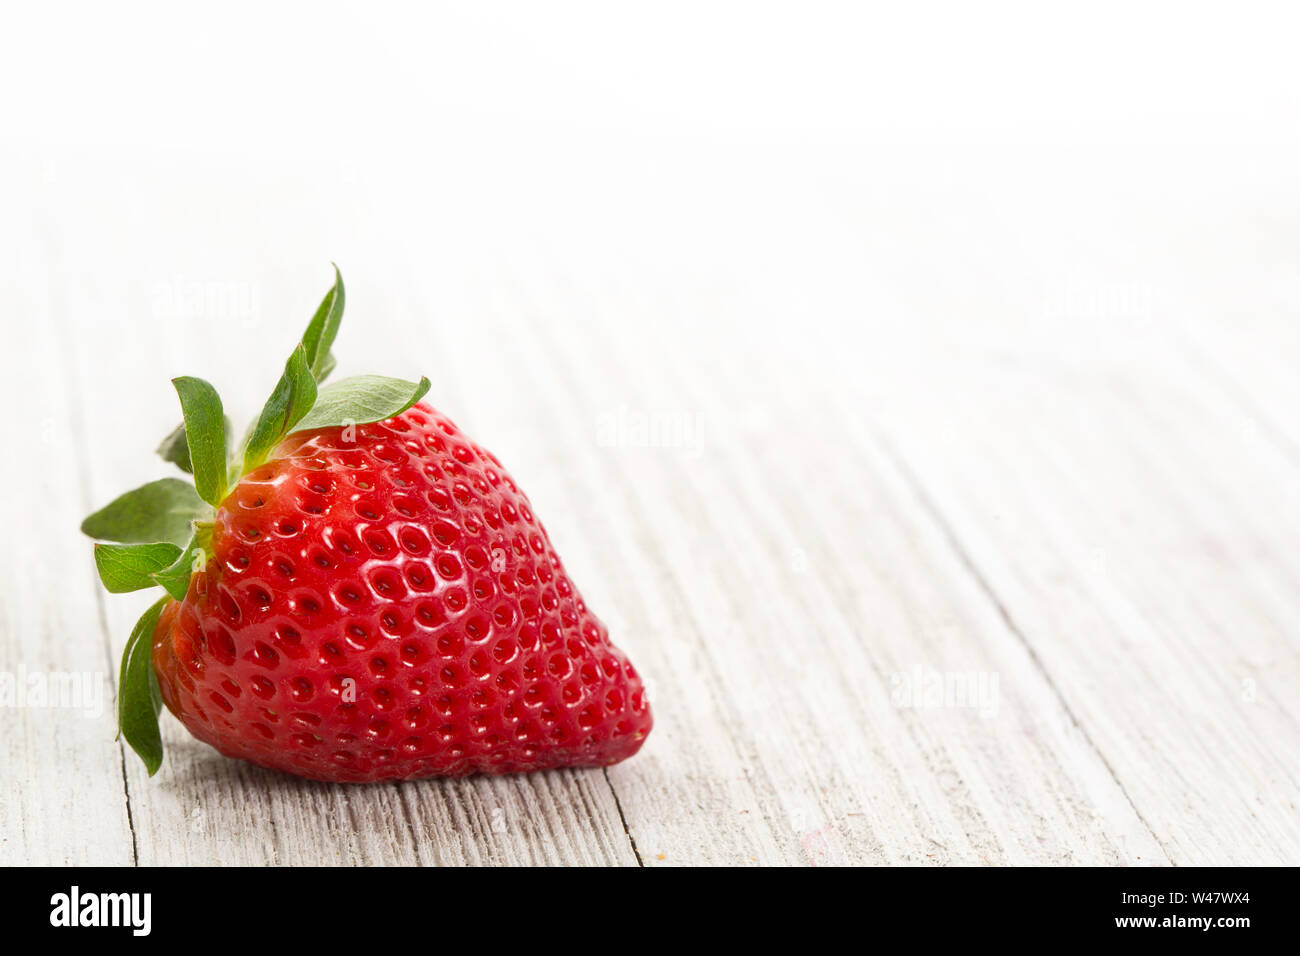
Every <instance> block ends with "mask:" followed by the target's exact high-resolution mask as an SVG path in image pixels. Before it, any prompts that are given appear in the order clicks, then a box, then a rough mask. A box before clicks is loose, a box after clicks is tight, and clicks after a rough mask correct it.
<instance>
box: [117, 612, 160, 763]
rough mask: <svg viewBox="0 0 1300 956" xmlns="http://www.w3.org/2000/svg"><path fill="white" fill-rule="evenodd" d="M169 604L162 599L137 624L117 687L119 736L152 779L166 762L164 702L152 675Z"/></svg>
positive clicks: (127, 642) (127, 643)
mask: <svg viewBox="0 0 1300 956" xmlns="http://www.w3.org/2000/svg"><path fill="white" fill-rule="evenodd" d="M168 600H170V599H169V598H165V597H164V598H161V599H160V600H159V601H158V602H157V603H156V604H154V605H153V606H151V607H150V608H149V610H147V611H145V612H144V615H143V616H142V617H141V618H140V620H139V621H137V622H136V625H135V628H134V629H133V630H132V631H131V636H130V637H129V638H127V641H126V650H124V651H123V652H122V670H121V673H120V675H119V677H118V684H117V734H118V736H119V737H125V738H126V742H127V743H128V744H130V745H131V749H132V750H134V751H135V752H136V753H137V754H139V755H140V759H141V760H143V761H144V765H145V768H146V769H147V770H148V771H149V776H151V777H152V776H153V775H154V774H155V773H157V772H158V768H159V767H161V766H162V758H163V745H162V734H161V733H160V732H159V730H158V714H159V713H161V711H162V701H161V699H160V696H159V694H158V678H157V676H156V675H155V674H154V672H153V633H154V630H155V629H156V628H157V627H158V618H159V616H160V615H161V614H162V609H163V606H164V605H165V604H166V603H167V602H168Z"/></svg>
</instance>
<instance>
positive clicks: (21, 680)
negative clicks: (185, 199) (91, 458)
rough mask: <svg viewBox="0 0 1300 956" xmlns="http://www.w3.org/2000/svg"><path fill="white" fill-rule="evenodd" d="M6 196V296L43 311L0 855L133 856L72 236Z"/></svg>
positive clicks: (20, 382)
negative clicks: (80, 356)
mask: <svg viewBox="0 0 1300 956" xmlns="http://www.w3.org/2000/svg"><path fill="white" fill-rule="evenodd" d="M33 173H34V174H35V171H33ZM0 190H5V187H3V186H0ZM0 200H2V201H0V205H3V206H4V208H5V209H6V218H8V219H9V220H10V222H11V223H12V224H14V225H15V227H16V228H15V229H14V230H4V231H0V260H3V261H5V262H9V263H13V264H14V266H15V268H14V269H13V270H12V271H10V270H5V271H4V273H3V274H0V292H2V293H3V295H4V299H5V301H6V302H7V303H9V306H8V308H9V311H10V314H13V315H22V316H25V317H28V318H29V319H30V321H28V322H27V323H25V324H24V326H23V329H22V333H21V334H22V341H21V346H20V347H15V343H13V342H11V343H10V344H9V345H8V346H7V347H6V353H7V356H8V360H6V362H5V373H4V374H3V375H0V400H3V402H4V405H5V407H6V408H7V409H10V411H11V414H10V415H9V416H8V419H7V425H6V429H7V441H8V447H9V449H10V452H11V455H10V457H9V458H8V460H7V466H6V467H7V469H8V470H9V472H10V476H11V480H12V482H13V483H12V484H11V485H9V486H8V487H9V492H8V493H6V494H5V495H3V496H0V524H2V525H3V527H4V528H5V540H6V542H7V546H6V547H4V548H0V580H3V581H4V582H5V584H4V600H3V602H0V615H2V616H0V661H3V663H2V664H0V681H3V682H4V692H3V694H4V696H3V701H4V705H3V713H4V721H5V731H4V733H3V734H0V780H3V781H4V784H3V788H4V789H3V796H2V797H0V864H3V865H14V864H37V865H66V864H73V865H129V864H130V863H131V862H132V859H133V847H132V840H133V834H132V821H131V819H130V816H129V812H128V807H127V801H126V793H125V788H124V779H123V762H122V755H121V752H120V751H119V750H118V748H117V747H115V746H114V745H113V743H112V740H113V735H114V733H115V727H116V720H115V718H114V713H113V687H114V684H115V682H116V661H115V660H114V659H113V658H112V655H111V653H110V648H109V646H108V644H107V642H106V641H105V638H104V630H103V614H104V612H103V606H102V602H101V600H100V599H99V597H98V589H99V583H98V578H97V576H96V573H95V567H94V563H93V562H92V561H91V558H90V554H89V548H88V546H87V542H86V541H85V540H84V539H82V538H81V536H80V535H79V534H78V533H77V526H78V525H79V524H80V523H81V520H82V518H84V517H85V515H86V514H88V513H89V512H90V496H89V489H88V487H87V475H86V471H85V469H84V468H83V467H82V464H81V461H80V458H79V455H78V449H79V448H81V447H84V443H85V441H86V438H87V422H86V419H85V414H84V407H83V405H82V402H81V397H80V395H79V393H78V391H77V389H76V385H75V375H74V368H73V364H72V362H71V360H70V357H69V355H68V352H67V340H68V335H69V331H70V328H71V327H72V325H73V322H72V317H71V316H70V315H69V312H68V301H67V298H66V295H65V293H64V286H63V282H62V279H63V276H62V273H61V271H60V269H59V267H58V258H59V237H58V235H57V230H56V229H55V228H54V224H53V223H52V222H51V221H50V220H49V218H48V217H47V216H45V215H44V214H43V213H42V211H41V210H40V207H39V204H38V203H37V202H35V201H33V200H32V197H29V196H21V195H13V194H11V193H10V192H8V191H7V190H6V191H2V192H0ZM18 232H21V233H22V238H21V242H22V245H21V246H19V247H17V248H15V247H12V246H10V245H9V242H10V241H11V240H12V239H14V238H16V235H15V234H16V233H18ZM14 331H15V330H9V333H10V334H13V333H14ZM14 359H18V360H17V361H14ZM65 679H66V680H65ZM72 680H75V681H76V683H70V682H67V681H72ZM60 687H63V688H65V689H66V693H61V692H60V690H59V688H60ZM38 692H44V693H45V695H46V696H45V697H44V699H42V698H41V697H37V696H34V695H35V694H36V693H38ZM56 702H57V703H59V704H60V705H59V706H52V705H53V704H55V703H56Z"/></svg>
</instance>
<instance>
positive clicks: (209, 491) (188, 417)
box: [172, 375, 226, 505]
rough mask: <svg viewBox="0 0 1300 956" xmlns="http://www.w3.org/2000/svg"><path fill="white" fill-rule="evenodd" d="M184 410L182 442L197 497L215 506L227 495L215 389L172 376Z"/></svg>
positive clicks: (221, 418) (221, 423) (218, 399)
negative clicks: (192, 469)
mask: <svg viewBox="0 0 1300 956" xmlns="http://www.w3.org/2000/svg"><path fill="white" fill-rule="evenodd" d="M172 384H173V385H174V386H176V394H177V395H179V396H180V399H181V409H182V410H183V411H184V412H185V442H186V444H187V445H188V447H189V450H190V463H191V464H192V465H193V466H194V487H195V488H197V489H198V492H199V497H200V498H202V499H203V500H204V501H206V502H207V503H208V504H210V505H218V504H220V503H221V499H222V498H224V497H226V421H225V416H224V415H222V413H221V397H220V396H219V395H217V390H216V389H215V388H213V387H212V386H211V385H209V384H208V383H207V382H205V381H203V379H201V378H191V377H190V376H187V375H184V376H181V377H180V378H174V379H172Z"/></svg>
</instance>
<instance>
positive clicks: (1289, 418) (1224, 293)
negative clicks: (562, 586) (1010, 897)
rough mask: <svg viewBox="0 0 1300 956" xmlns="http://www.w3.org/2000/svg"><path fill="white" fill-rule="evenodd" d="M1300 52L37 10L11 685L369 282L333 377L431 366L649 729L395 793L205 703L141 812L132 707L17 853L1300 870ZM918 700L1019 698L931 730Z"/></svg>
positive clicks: (775, 18)
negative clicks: (178, 445) (568, 768)
mask: <svg viewBox="0 0 1300 956" xmlns="http://www.w3.org/2000/svg"><path fill="white" fill-rule="evenodd" d="M1295 35H1296V31H1295V23H1294V22H1293V20H1292V18H1291V17H1290V16H1288V15H1287V11H1286V7H1285V5H1276V6H1262V5H1253V4H1142V3H1123V4H1096V3H1094V4H1078V5H1068V6H1067V5H1059V4H980V5H963V6H958V5H936V4H907V5H903V4H851V5H843V6H837V5H825V4H807V3H800V4H793V3H792V4H759V3H753V4H734V5H733V4H710V3H703V4H701V3H691V4H669V3H654V4H644V5H635V6H633V5H625V4H595V3H593V4H479V5H471V4H419V5H410V6H406V5H391V4H364V5H363V4H356V5H342V4H312V5H309V6H308V5H303V6H291V5H277V4H267V3H222V4H219V5H202V6H200V5H179V4H174V3H157V4H137V3H125V4H112V5H105V4H84V5H81V4H77V5H70V4H25V5H22V6H17V5H10V6H8V7H6V8H5V9H4V12H3V14H0V292H3V304H2V305H0V332H2V333H3V341H4V342H5V343H7V344H5V345H4V346H2V347H0V362H3V371H4V376H5V381H4V393H3V394H4V398H5V400H6V403H7V406H8V409H9V415H10V424H9V428H10V432H9V436H10V443H9V446H8V447H9V460H8V467H7V468H6V469H5V470H4V471H3V473H2V477H0V490H2V491H3V495H2V496H0V499H2V500H0V509H3V510H0V518H3V527H5V528H6V529H7V530H8V538H9V540H10V541H11V542H18V544H17V545H16V546H15V545H14V544H12V543H11V545H10V547H9V548H7V549H5V550H6V551H7V552H8V553H7V554H6V555H5V556H4V558H3V561H4V566H3V567H2V568H0V570H2V571H3V572H4V576H3V578H0V580H2V581H3V582H4V584H3V588H4V591H3V596H4V608H3V611H4V618H3V630H2V631H0V647H2V648H3V653H4V659H3V660H2V661H0V668H3V669H6V670H8V671H11V672H12V671H16V670H18V669H19V668H20V667H23V668H28V669H33V670H37V671H40V670H41V669H45V670H49V669H89V670H95V671H102V672H103V673H105V674H106V675H109V676H108V677H106V680H110V681H111V675H112V672H113V671H114V669H115V662H116V654H117V653H118V652H119V651H120V648H121V644H122V642H123V640H124V639H125V636H126V633H127V630H128V629H129V627H130V623H131V621H132V620H133V618H134V615H135V614H136V613H138V611H139V606H138V603H139V602H136V603H132V601H133V598H131V597H126V598H111V599H107V598H100V597H97V596H96V593H95V582H94V575H93V568H92V566H91V563H90V558H89V548H88V547H87V546H86V543H85V542H84V541H82V540H80V539H78V538H77V536H76V535H75V526H76V523H77V521H78V520H79V519H80V517H81V516H82V515H83V514H84V513H86V512H87V511H89V510H90V509H91V508H92V507H94V506H96V505H98V504H101V503H103V502H104V501H106V500H108V499H109V498H111V497H112V496H113V495H114V494H116V493H117V492H118V491H120V490H123V489H125V488H127V487H130V486H131V485H132V484H133V483H140V482H143V481H145V480H148V479H150V478H153V477H156V476H157V475H158V474H161V473H162V472H161V471H160V466H159V465H158V464H156V463H155V462H154V461H153V460H152V459H151V458H150V455H149V451H150V449H151V448H152V447H153V444H154V442H155V441H156V440H157V438H158V437H160V436H161V435H162V434H164V433H165V432H166V431H167V430H168V429H170V427H171V426H172V425H173V424H174V420H175V418H176V412H175V409H174V407H173V405H174V397H173V396H172V393H171V390H170V387H169V386H168V378H169V377H171V376H173V375H176V374H182V373H188V374H197V375H202V376H204V377H207V378H209V379H211V380H212V381H214V382H215V383H216V384H217V385H218V386H219V387H220V388H221V390H222V393H223V396H224V398H225V400H226V404H227V407H228V408H229V409H232V410H233V411H234V412H235V413H236V414H237V415H242V416H247V415H250V414H252V413H253V412H254V411H255V409H256V408H257V407H258V405H259V404H260V402H261V400H262V398H263V397H264V394H265V391H266V389H267V388H269V386H270V384H271V382H273V381H274V377H275V375H276V374H277V370H278V368H279V366H280V365H281V364H282V362H283V359H284V355H285V354H287V351H288V349H289V346H290V345H291V344H292V341H293V336H294V335H296V334H297V333H298V331H299V329H300V327H301V325H302V324H303V323H304V322H305V320H306V318H307V317H308V316H309V314H310V311H311V309H312V308H313V307H314V305H315V303H316V302H317V301H318V300H319V297H320V295H321V294H322V293H323V292H324V290H325V288H326V286H327V284H328V281H329V270H328V263H329V262H330V261H331V260H333V261H336V262H338V263H339V265H340V266H341V268H342V270H343V274H344V276H345V278H346V279H347V282H348V303H349V308H348V318H347V321H346V322H345V324H344V328H343V333H342V336H341V337H340V340H339V345H338V349H337V351H338V352H339V354H340V357H341V367H340V373H341V374H353V373H357V372H382V373H388V374H400V375H406V376H409V377H415V376H418V375H419V374H427V375H429V376H430V378H431V379H432V380H433V382H434V385H433V390H432V392H431V394H430V396H429V398H430V400H431V401H432V402H433V403H434V404H436V405H438V406H439V407H441V408H443V409H444V410H445V411H447V412H448V413H449V414H451V415H452V416H453V417H454V418H455V419H456V420H457V421H458V422H459V423H460V424H461V425H463V426H465V427H466V428H467V429H468V430H469V431H470V432H471V433H472V434H474V435H475V436H476V437H477V438H478V439H479V440H480V441H482V442H483V443H484V444H485V445H487V446H488V447H490V448H492V449H493V450H494V451H495V452H496V453H497V454H498V455H499V456H500V457H501V458H502V459H503V460H504V461H505V462H506V463H507V464H508V465H509V466H510V468H511V469H512V471H513V472H514V474H515V476H516V477H517V478H518V479H519V480H520V481H521V483H522V484H523V486H524V488H525V489H526V490H527V491H528V492H529V493H530V496H531V497H532V499H533V502H534V504H535V505H537V507H538V511H539V513H540V514H541V515H542V517H543V519H544V520H545V521H546V522H547V525H548V528H549V530H550V532H551V534H552V537H553V538H554V539H555V541H556V543H557V545H558V546H559V548H560V551H561V553H562V555H563V556H564V557H565V559H566V562H567V563H568V565H569V567H570V570H571V571H572V572H573V576H574V578H575V579H576V580H577V581H578V583H579V585H580V586H581V587H582V588H583V591H584V594H585V595H586V597H587V598H588V601H589V603H590V604H591V605H592V606H593V607H594V608H595V609H596V610H597V611H598V613H601V614H602V616H604V617H605V618H606V619H607V621H608V622H609V623H610V625H611V630H613V631H614V632H615V640H616V642H617V643H619V644H620V645H621V646H623V647H624V648H625V649H626V650H627V651H628V652H629V654H630V655H631V656H632V658H633V659H634V660H635V661H636V662H637V663H638V666H639V667H640V669H641V670H642V671H643V672H644V673H645V674H646V675H647V677H648V679H649V680H650V682H651V684H652V689H653V691H654V694H653V698H652V700H653V702H654V704H655V707H656V715H657V719H658V727H657V729H656V732H655V734H654V735H653V736H652V738H651V740H650V742H649V743H648V744H647V747H646V749H645V751H644V753H643V754H642V755H640V756H639V757H638V758H636V759H635V760H633V761H631V762H629V763H627V764H625V765H622V766H620V767H618V768H615V769H613V770H611V771H610V772H609V773H608V775H602V774H600V773H598V772H596V773H591V772H587V773H564V774H555V775H547V776H546V777H545V778H539V779H528V780H513V781H496V782H483V781H479V782H474V783H469V784H455V785H444V784H439V783H429V784H423V785H406V786H404V787H385V788H374V789H372V790H370V791H367V792H366V794H367V795H366V796H359V795H358V791H346V790H341V789H331V788H315V787H309V786H305V785H299V784H297V783H296V782H294V781H286V780H284V779H283V778H276V777H273V776H271V775H262V774H259V773H258V772H256V771H252V770H249V769H247V768H232V767H230V766H228V765H226V764H225V763H224V762H223V761H220V760H219V758H216V757H214V756H213V755H211V754H210V753H205V752H203V751H201V750H199V749H198V747H197V745H192V744H190V743H188V742H187V741H186V739H185V738H184V736H183V734H182V732H181V731H179V729H178V728H177V727H176V726H175V725H174V723H173V724H170V725H169V729H168V731H167V733H168V737H167V740H168V743H169V746H170V748H171V753H170V755H169V764H168V766H167V768H166V769H165V770H164V771H163V773H162V774H160V776H159V777H158V778H155V779H154V780H153V781H148V780H146V778H145V777H144V776H143V774H142V773H141V772H140V770H139V768H138V767H137V766H135V765H134V762H133V761H123V759H122V755H121V754H120V753H119V752H118V751H117V750H115V749H114V747H113V746H112V745H111V743H110V741H111V737H112V728H111V719H110V718H109V717H107V716H105V717H103V718H102V719H100V720H85V719H81V718H75V719H74V718H73V717H71V716H69V715H68V714H66V713H61V712H53V713H46V712H38V711H34V710H31V709H18V710H16V711H15V722H13V723H12V724H11V725H10V729H9V730H7V731H6V732H5V735H4V736H3V738H2V739H3V744H2V745H0V779H3V780H4V781H5V783H4V784H3V786H4V787H6V788H7V790H6V791H5V793H4V794H3V796H4V799H3V801H2V802H0V826H3V830H4V838H5V840H4V842H3V843H0V860H4V861H6V862H7V861H19V860H26V861H31V862H61V861H64V860H71V861H94V862H122V863H130V862H136V861H138V862H207V861H213V860H220V861H225V862H278V863H284V862H295V861H298V860H306V861H309V862H315V861H322V862H334V861H339V862H374V861H379V862H394V861H396V862H416V861H418V862H426V863H427V862H485V861H490V862H561V861H598V862H624V863H627V862H636V861H637V860H639V861H640V862H643V863H646V864H656V863H680V862H721V863H736V864H740V863H748V862H762V863H776V862H795V863H808V862H814V863H816V862H844V861H848V862H880V863H883V862H888V863H1007V862H1065V863H1080V862H1100V863H1115V862H1126V863H1156V864H1164V863H1216V862H1235V863H1255V862H1288V863H1296V862H1300V825H1298V824H1297V822H1296V816H1295V811H1294V801H1295V796H1296V789H1297V760H1296V756H1297V752H1298V749H1297V748H1298V746H1300V702H1298V700H1297V697H1298V696H1300V695H1297V682H1298V681H1300V628H1298V627H1297V625H1296V624H1295V621H1296V620H1297V619H1298V617H1300V615H1298V614H1297V612H1300V571H1297V565H1296V563H1295V560H1296V559H1295V555H1296V553H1297V544H1298V543H1300V505H1298V504H1297V502H1298V500H1300V495H1298V494H1297V475H1298V474H1300V471H1298V469H1300V424H1297V423H1298V422H1300V416H1297V414H1296V412H1297V410H1300V385H1297V383H1296V374H1295V372H1296V369H1297V367H1298V365H1300V331H1298V330H1300V325H1298V324H1297V323H1300V315H1298V312H1300V226H1298V222H1297V215H1298V213H1300V204H1298V201H1300V195H1298V193H1300V187H1298V183H1300V180H1298V179H1297V176H1296V170H1297V169H1300V164H1298V163H1297V160H1300V148H1298V147H1300V142H1298V139H1300V123H1297V119H1298V118H1300V73H1298V71H1297V66H1296V57H1295V51H1294V40H1295ZM638 422H640V423H649V424H651V425H653V424H655V423H657V424H658V427H659V431H657V432H656V431H654V430H653V429H651V431H650V432H642V431H638V430H637V423H638ZM620 423H622V424H620ZM647 435H651V436H654V435H658V436H659V439H658V440H657V439H655V438H654V437H649V438H647V437H646V436H647ZM647 446H648V447H647ZM663 446H666V447H663ZM137 597H138V596H137ZM916 669H920V670H921V671H922V672H923V673H938V674H959V673H967V672H978V673H980V674H984V675H996V676H997V678H998V687H999V698H998V707H997V712H996V714H995V715H994V716H991V717H989V716H985V717H981V716H979V715H978V714H974V713H972V712H971V711H970V710H963V709H961V708H954V707H938V708H930V709H925V708H921V709H917V708H909V707H906V706H901V705H900V703H899V698H898V697H897V694H896V691H897V689H898V675H907V674H912V673H914V672H915V670H916ZM50 753H57V754H59V755H60V758H59V760H57V761H55V760H51V759H50V758H49V756H48V755H49V754H50ZM74 771H75V772H76V775H77V776H76V779H77V780H78V781H79V786H77V787H74V786H72V785H71V779H72V774H73V773H74ZM124 774H125V776H126V786H125V792H126V793H127V794H128V798H129V800H130V801H131V807H132V810H133V812H132V814H131V815H130V817H128V815H127V813H126V800H125V799H124V798H123V792H124V787H123V775H124ZM348 801H351V803H348ZM348 807H350V808H351V809H350V810H346V809H340V808H348ZM358 807H360V809H358ZM56 811H57V812H56ZM393 813H400V815H402V816H403V817H404V818H405V819H404V822H403V823H402V826H401V827H400V830H401V833H402V834H406V833H409V834H410V835H411V836H410V837H409V839H408V838H407V837H406V836H404V835H403V836H394V833H393V827H392V826H391V825H389V824H388V823H387V822H386V821H387V820H388V819H389V816H390V815H391V814H393ZM341 820H342V821H343V822H340V821H341ZM268 821H270V822H268ZM322 821H324V822H322ZM272 823H273V824H274V825H273V826H272ZM625 827H626V830H625V829H624V828H625ZM268 828H269V829H268Z"/></svg>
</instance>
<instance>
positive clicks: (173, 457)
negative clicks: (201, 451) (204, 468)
mask: <svg viewBox="0 0 1300 956" xmlns="http://www.w3.org/2000/svg"><path fill="white" fill-rule="evenodd" d="M158 454H159V455H160V456H162V460H163V461H170V462H171V463H172V464H173V465H175V466H176V467H177V468H179V469H180V470H181V471H183V472H185V473H186V474H192V473H193V471H194V468H193V466H192V465H190V446H189V445H187V444H186V443H185V423H184V422H181V424H179V425H177V426H176V427H175V428H173V429H172V433H171V434H170V435H168V436H167V437H166V438H164V439H163V440H162V444H161V445H159V446H158Z"/></svg>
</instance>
